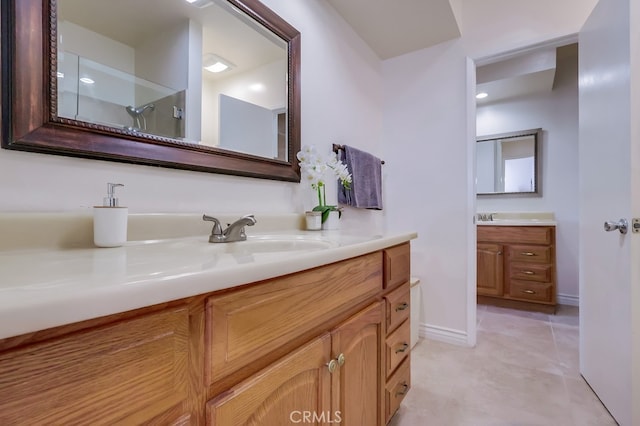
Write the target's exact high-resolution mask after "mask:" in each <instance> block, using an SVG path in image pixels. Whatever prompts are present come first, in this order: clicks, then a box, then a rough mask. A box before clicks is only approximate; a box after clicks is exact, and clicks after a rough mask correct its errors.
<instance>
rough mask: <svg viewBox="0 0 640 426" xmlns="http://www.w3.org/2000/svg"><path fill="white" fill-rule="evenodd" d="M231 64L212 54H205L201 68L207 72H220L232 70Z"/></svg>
mask: <svg viewBox="0 0 640 426" xmlns="http://www.w3.org/2000/svg"><path fill="white" fill-rule="evenodd" d="M233 66H234V65H233V64H232V63H231V62H229V61H227V60H226V59H224V58H221V57H220V56H218V55H214V54H213V53H207V54H206V55H204V57H203V58H202V67H203V68H204V69H205V70H207V71H209V72H222V71H226V70H228V69H231V68H233Z"/></svg>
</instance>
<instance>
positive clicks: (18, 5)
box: [2, 0, 300, 181]
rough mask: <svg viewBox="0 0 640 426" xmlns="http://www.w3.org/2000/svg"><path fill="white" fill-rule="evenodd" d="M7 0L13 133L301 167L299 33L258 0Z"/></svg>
mask: <svg viewBox="0 0 640 426" xmlns="http://www.w3.org/2000/svg"><path fill="white" fill-rule="evenodd" d="M2 8H3V9H2V30H3V33H2V40H3V43H2V44H3V46H2V47H3V51H2V55H3V56H2V64H3V70H2V71H3V73H2V79H3V87H9V88H10V90H7V91H3V114H4V116H3V119H4V120H3V125H4V129H3V130H4V131H3V135H4V137H3V147H5V148H9V149H19V150H25V151H36V152H45V153H54V154H63V155H72V156H80V157H88V158H99V159H106V160H114V161H125V162H133V163H141V164H151V165H159V166H166V167H174V168H182V169H189V170H199V171H208V172H215V173H226V174H235V175H243V176H253V177H260V178H268V179H278V180H288V181H299V179H300V177H299V168H298V164H297V160H296V157H295V153H296V152H297V151H298V150H299V149H300V87H299V86H300V84H299V68H300V34H299V32H298V31H297V30H296V29H295V28H293V27H292V26H291V25H289V24H288V23H287V22H285V21H284V20H283V19H282V18H280V17H279V16H278V15H276V14H275V13H274V12H273V11H271V10H270V9H268V8H267V7H266V6H264V5H263V4H262V3H260V2H259V1H258V0H194V1H191V0H137V1H134V2H132V1H130V0H112V1H108V2H105V1H102V0H10V1H6V2H5V1H3V2H2Z"/></svg>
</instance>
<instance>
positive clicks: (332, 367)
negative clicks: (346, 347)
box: [327, 359, 338, 373]
mask: <svg viewBox="0 0 640 426" xmlns="http://www.w3.org/2000/svg"><path fill="white" fill-rule="evenodd" d="M327 368H329V373H333V372H334V371H336V369H337V368H338V361H336V360H335V359H332V360H331V361H329V363H328V364H327Z"/></svg>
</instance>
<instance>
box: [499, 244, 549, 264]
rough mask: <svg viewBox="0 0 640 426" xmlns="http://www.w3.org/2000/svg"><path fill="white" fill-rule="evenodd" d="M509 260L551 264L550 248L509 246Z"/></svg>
mask: <svg viewBox="0 0 640 426" xmlns="http://www.w3.org/2000/svg"><path fill="white" fill-rule="evenodd" d="M507 250H508V256H509V260H510V261H512V262H533V263H551V247H550V246H518V245H513V246H508V248H507Z"/></svg>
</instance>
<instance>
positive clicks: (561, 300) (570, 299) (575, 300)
mask: <svg viewBox="0 0 640 426" xmlns="http://www.w3.org/2000/svg"><path fill="white" fill-rule="evenodd" d="M556 300H557V301H558V304H560V305H569V306H580V297H578V296H573V295H570V294H558V295H557V296H556Z"/></svg>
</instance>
